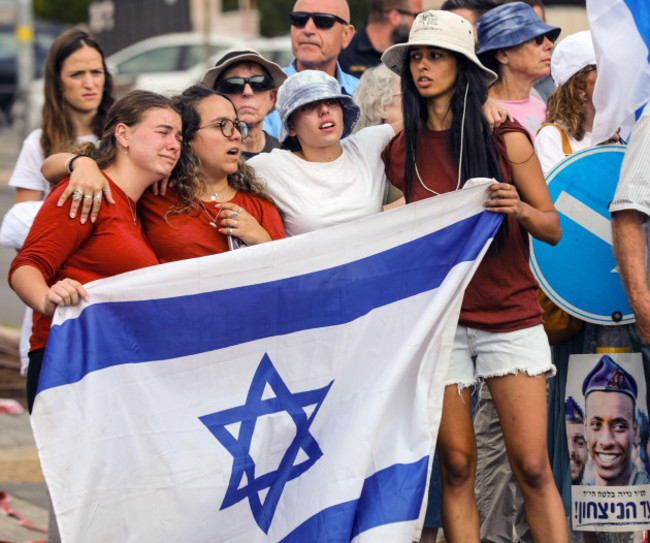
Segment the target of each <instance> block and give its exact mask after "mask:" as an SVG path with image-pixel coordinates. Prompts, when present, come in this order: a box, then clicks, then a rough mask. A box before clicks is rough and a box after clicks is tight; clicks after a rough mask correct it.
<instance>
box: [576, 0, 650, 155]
mask: <svg viewBox="0 0 650 543" xmlns="http://www.w3.org/2000/svg"><path fill="white" fill-rule="evenodd" d="M587 16H588V18H589V26H590V28H591V34H592V38H593V41H594V47H595V49H596V61H597V64H598V79H597V80H596V86H595V89H594V96H593V102H594V106H595V107H596V117H595V119H594V126H593V130H592V143H593V144H594V145H595V144H597V143H601V142H603V141H606V140H608V139H609V138H610V137H612V135H613V134H614V133H615V132H616V131H617V130H618V128H619V127H621V136H622V137H623V138H624V139H625V140H627V138H628V137H629V135H630V131H631V130H632V126H633V125H634V121H635V116H636V117H638V114H639V110H640V108H642V107H643V106H644V105H645V104H646V103H647V102H648V100H649V99H650V54H649V53H650V3H648V0H587Z"/></svg>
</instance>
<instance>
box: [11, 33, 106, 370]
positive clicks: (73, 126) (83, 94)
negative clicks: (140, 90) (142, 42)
mask: <svg viewBox="0 0 650 543" xmlns="http://www.w3.org/2000/svg"><path fill="white" fill-rule="evenodd" d="M44 78H45V104H44V106H43V121H42V128H39V129H37V130H34V131H33V132H32V133H31V134H29V136H27V138H26V139H25V141H24V142H23V146H22V149H21V151H20V154H19V155H18V160H17V161H16V165H15V167H14V171H13V173H12V175H11V179H10V180H9V185H10V186H12V187H14V188H15V189H16V199H15V204H14V205H13V207H12V208H11V209H10V210H9V211H8V212H7V214H6V215H5V217H4V220H3V223H2V228H1V229H0V243H1V244H2V245H3V246H5V247H11V248H14V249H20V247H22V244H23V242H24V241H25V238H26V237H27V233H28V232H29V229H30V227H31V225H32V222H33V221H34V217H35V216H36V213H37V212H38V210H39V209H40V205H41V202H42V200H43V199H44V198H45V196H47V194H48V193H49V192H50V184H49V183H48V182H47V180H46V179H45V178H44V177H43V175H42V174H41V165H42V163H43V160H44V159H45V157H46V156H49V155H51V154H53V153H56V152H59V151H63V150H68V149H73V148H75V147H80V146H82V145H83V144H86V143H95V142H96V141H97V140H98V139H99V136H100V134H101V128H102V125H103V124H104V119H105V117H106V112H107V111H108V108H109V107H110V106H111V105H112V103H113V98H112V96H111V93H112V89H113V83H112V78H111V76H110V74H109V73H108V71H107V69H106V64H105V62H104V53H103V52H102V49H101V47H100V46H99V44H98V43H97V42H96V41H95V40H94V38H93V37H92V36H90V34H88V33H87V32H85V31H84V30H80V29H78V28H75V29H71V30H68V31H66V32H64V33H63V34H61V35H60V36H59V37H58V38H57V39H56V40H55V41H54V43H53V44H52V47H51V48H50V51H49V53H48V56H47V60H46V63H45V76H44ZM79 194H80V196H79V197H78V198H77V200H76V201H75V202H74V209H75V210H76V208H77V207H78V206H79V204H80V203H81V201H82V200H83V203H84V205H88V206H90V204H91V202H95V201H96V200H98V199H101V194H102V193H101V192H100V193H99V194H98V195H95V194H87V195H85V198H84V194H83V193H79ZM30 333H31V311H30V310H28V311H27V313H26V315H25V320H24V322H23V333H22V337H21V349H20V352H21V362H22V364H21V366H22V367H21V372H22V373H23V374H24V373H25V372H26V369H27V350H28V347H29V335H30Z"/></svg>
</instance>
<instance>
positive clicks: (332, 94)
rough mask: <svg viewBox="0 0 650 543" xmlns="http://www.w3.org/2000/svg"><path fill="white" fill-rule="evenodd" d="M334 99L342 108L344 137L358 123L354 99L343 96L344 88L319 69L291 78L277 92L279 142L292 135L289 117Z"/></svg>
mask: <svg viewBox="0 0 650 543" xmlns="http://www.w3.org/2000/svg"><path fill="white" fill-rule="evenodd" d="M330 98H335V99H337V100H338V101H339V103H340V104H341V108H342V109H343V135H342V136H341V137H342V138H345V137H347V136H349V135H350V134H351V133H352V129H353V128H354V125H355V124H357V121H358V120H359V114H360V110H359V107H358V106H357V105H356V104H355V103H354V101H353V100H352V97H351V96H348V95H347V94H343V91H341V85H339V82H338V81H337V80H336V79H334V78H333V77H332V76H331V75H328V74H326V73H325V72H323V71H320V70H303V71H301V72H298V73H296V74H294V75H292V76H290V77H289V78H288V79H287V80H286V81H285V82H284V84H283V85H282V86H281V87H280V88H279V89H278V99H277V101H276V103H275V109H276V110H277V112H278V114H279V115H280V121H281V122H282V128H281V129H280V142H283V141H284V140H285V139H287V137H288V136H289V125H288V122H289V117H291V114H292V113H293V112H294V111H296V110H297V109H298V108H299V107H302V106H304V105H305V104H310V103H312V102H319V101H320V100H328V99H330Z"/></svg>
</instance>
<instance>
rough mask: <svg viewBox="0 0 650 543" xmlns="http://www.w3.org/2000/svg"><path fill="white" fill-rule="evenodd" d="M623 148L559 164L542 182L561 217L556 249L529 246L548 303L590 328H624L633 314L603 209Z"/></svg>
mask: <svg viewBox="0 0 650 543" xmlns="http://www.w3.org/2000/svg"><path fill="white" fill-rule="evenodd" d="M624 153H625V147H623V146H621V145H604V146H601V147H592V148H589V149H585V150H584V151H580V152H579V153H575V154H573V155H571V156H570V157H567V158H566V159H565V160H563V161H562V162H560V163H559V164H558V165H557V166H555V168H553V170H551V172H550V173H549V175H548V177H547V178H546V181H547V183H548V189H549V192H550V193H551V198H552V199H553V203H554V204H555V208H556V209H557V211H558V213H559V215H560V223H561V224H562V239H561V240H560V243H559V244H558V245H556V246H555V247H552V246H550V245H548V244H546V243H543V242H541V241H538V240H535V239H533V240H532V244H531V257H530V258H531V266H532V269H533V273H534V274H535V276H536V277H537V280H538V281H539V284H540V285H541V287H542V289H543V290H544V292H546V294H547V295H548V297H549V298H550V299H551V300H552V301H553V302H554V303H555V304H556V305H557V306H559V307H561V308H562V309H564V310H565V311H566V312H568V313H570V314H572V315H574V316H576V317H578V318H580V319H582V320H584V321H588V322H593V323H595V324H627V323H630V322H634V314H633V313H632V309H631V308H630V304H629V303H628V300H627V295H626V294H625V289H624V288H623V284H622V282H621V279H620V277H619V274H618V268H617V267H616V261H615V259H614V253H613V251H612V229H611V224H610V215H609V210H608V206H609V203H610V202H611V201H612V198H613V197H614V192H615V191H616V185H617V183H618V176H619V172H620V170H621V163H622V162H623V155H624Z"/></svg>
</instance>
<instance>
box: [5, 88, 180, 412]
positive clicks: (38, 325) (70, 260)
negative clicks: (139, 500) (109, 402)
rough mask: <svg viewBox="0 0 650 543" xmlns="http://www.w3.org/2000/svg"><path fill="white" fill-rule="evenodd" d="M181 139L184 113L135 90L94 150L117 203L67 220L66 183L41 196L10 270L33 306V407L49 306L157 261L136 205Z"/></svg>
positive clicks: (167, 169)
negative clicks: (90, 216) (61, 202)
mask: <svg viewBox="0 0 650 543" xmlns="http://www.w3.org/2000/svg"><path fill="white" fill-rule="evenodd" d="M181 139H182V131H181V118H180V116H179V115H178V113H177V112H176V111H175V110H174V108H173V107H172V104H171V102H170V101H169V100H168V99H167V98H165V97H163V96H160V95H158V94H154V93H151V92H145V91H133V92H131V93H129V94H127V95H126V96H125V97H124V98H122V99H121V100H119V101H118V102H116V103H115V104H114V105H113V107H112V108H111V109H110V110H109V112H108V116H107V119H106V125H105V128H104V133H103V136H102V141H101V151H100V155H99V157H98V164H99V166H100V167H101V168H102V173H103V176H104V177H105V178H106V180H107V181H108V184H109V187H110V190H111V191H112V192H113V197H114V199H115V203H114V204H112V205H110V206H108V207H107V209H106V210H105V211H104V213H103V214H102V215H101V216H100V217H99V218H98V219H97V221H96V222H95V223H94V224H90V223H85V224H81V223H80V222H79V221H71V220H69V219H68V218H67V216H66V214H64V213H62V212H61V210H60V209H58V208H57V200H58V199H59V197H60V196H61V194H62V193H63V191H64V190H65V188H66V186H67V183H61V184H60V185H59V186H58V187H57V188H56V189H54V191H52V193H50V195H49V196H48V197H47V198H46V200H45V202H44V203H43V207H42V208H41V211H40V212H39V214H38V215H37V217H36V219H35V221H34V225H33V226H32V228H31V230H30V232H29V235H28V236H27V239H26V240H25V243H24V245H23V248H22V249H21V250H20V252H19V253H18V255H17V256H16V258H15V259H14V261H13V263H12V264H11V268H10V270H9V282H10V284H11V287H12V288H13V289H14V290H15V291H16V292H17V293H18V295H19V296H20V297H21V299H22V300H23V301H24V302H25V303H26V304H27V305H28V306H30V307H31V308H32V309H33V310H34V327H33V333H32V337H31V351H30V352H29V360H30V363H29V369H28V374H27V403H28V407H29V409H30V411H31V408H32V405H33V402H34V398H35V396H36V390H37V387H38V379H39V375H40V370H41V365H42V362H43V356H44V353H45V348H46V343H47V338H48V335H49V330H50V324H51V322H52V315H53V313H54V310H55V309H56V308H57V307H58V306H65V305H74V304H76V303H78V302H79V299H80V298H83V299H85V300H87V299H88V294H87V292H86V289H85V288H84V286H83V284H84V283H88V282H90V281H93V280H95V279H101V278H104V277H109V276H112V275H117V274H119V273H124V272H127V271H130V270H134V269H137V268H143V267H146V266H151V265H154V264H157V263H158V258H156V255H155V254H154V252H153V250H152V249H151V246H150V245H149V243H148V242H147V240H146V238H145V235H144V230H143V228H142V223H141V222H140V220H138V216H137V214H136V207H137V202H138V200H139V199H140V197H141V196H142V194H143V193H144V191H145V190H146V189H147V188H148V187H149V186H150V185H152V184H153V183H155V182H156V181H158V180H159V179H161V178H162V177H167V176H169V175H170V174H171V172H172V170H173V169H174V166H176V163H177V161H178V159H179V157H180V151H181Z"/></svg>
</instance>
